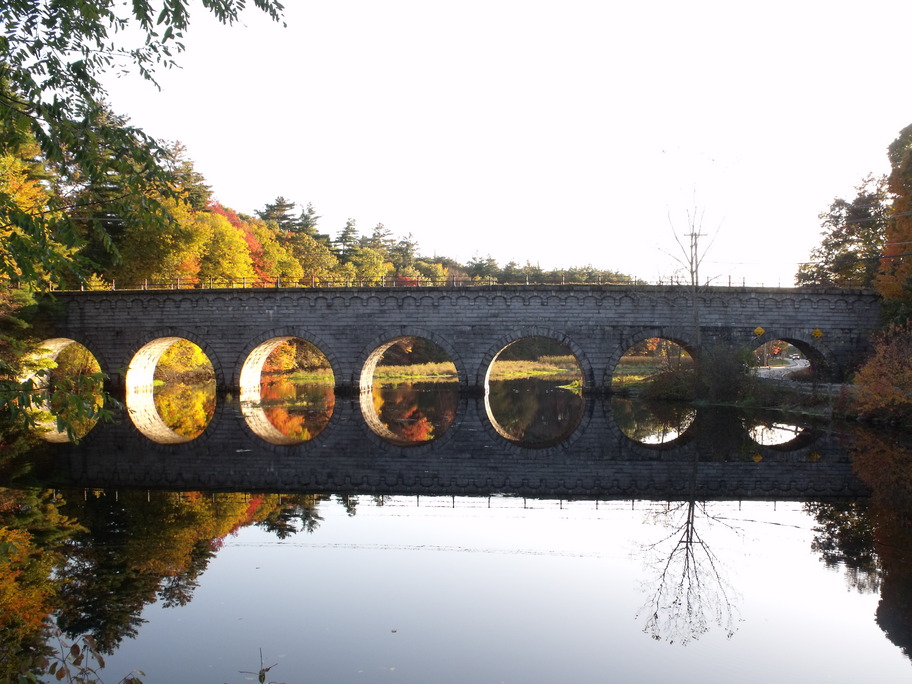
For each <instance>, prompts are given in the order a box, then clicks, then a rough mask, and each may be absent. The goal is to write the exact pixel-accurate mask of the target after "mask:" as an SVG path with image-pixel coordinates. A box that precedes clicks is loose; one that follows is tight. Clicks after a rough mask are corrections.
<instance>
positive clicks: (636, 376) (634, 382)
mask: <svg viewBox="0 0 912 684" xmlns="http://www.w3.org/2000/svg"><path fill="white" fill-rule="evenodd" d="M694 368H695V363H694V357H693V355H692V354H691V353H690V351H688V349H687V348H685V347H684V345H682V344H680V343H678V342H676V341H675V340H672V339H670V338H665V337H648V338H646V339H643V340H640V341H639V342H637V343H636V344H633V345H631V346H630V347H628V349H627V350H626V351H625V352H624V353H623V354H622V355H621V358H620V359H619V360H618V363H617V365H616V366H615V367H614V371H613V373H612V377H611V387H612V389H613V390H614V391H616V392H631V391H635V392H644V393H646V394H648V395H653V396H659V397H663V398H671V399H676V398H683V397H684V396H685V395H686V393H687V392H688V385H691V386H692V385H693V374H694Z"/></svg>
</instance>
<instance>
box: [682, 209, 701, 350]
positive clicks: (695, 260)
mask: <svg viewBox="0 0 912 684" xmlns="http://www.w3.org/2000/svg"><path fill="white" fill-rule="evenodd" d="M691 224H692V225H691V232H689V233H686V234H685V235H684V237H686V238H690V250H689V253H688V255H687V266H688V271H689V272H690V309H691V315H692V316H693V327H694V337H695V342H696V345H697V349H698V350H701V349H702V348H703V339H702V336H701V334H700V300H699V297H698V294H699V292H698V290H699V288H700V238H701V237H703V236H704V235H706V233H700V232H697V230H696V227H695V226H694V225H693V222H691Z"/></svg>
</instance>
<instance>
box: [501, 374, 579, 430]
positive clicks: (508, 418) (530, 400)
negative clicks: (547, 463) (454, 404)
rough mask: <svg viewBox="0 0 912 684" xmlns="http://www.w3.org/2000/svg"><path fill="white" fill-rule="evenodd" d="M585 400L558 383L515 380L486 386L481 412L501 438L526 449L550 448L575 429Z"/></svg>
mask: <svg viewBox="0 0 912 684" xmlns="http://www.w3.org/2000/svg"><path fill="white" fill-rule="evenodd" d="M584 409H585V399H584V398H583V395H582V393H581V392H580V391H579V389H578V388H571V387H567V386H565V385H563V384H562V383H561V381H559V380H552V381H548V380H541V379H538V378H519V379H516V380H496V381H492V382H489V383H488V389H487V392H485V410H486V411H487V414H488V420H490V421H491V426H492V427H493V428H494V430H495V431H496V432H497V433H498V434H499V435H500V436H501V437H503V438H505V439H508V440H509V441H511V442H513V443H515V444H520V445H522V446H528V447H548V446H554V445H555V444H558V443H560V442H562V441H564V440H565V439H567V438H569V437H570V436H571V435H572V434H573V433H574V432H575V431H576V428H577V427H578V426H579V424H580V421H581V420H582V417H583V412H584Z"/></svg>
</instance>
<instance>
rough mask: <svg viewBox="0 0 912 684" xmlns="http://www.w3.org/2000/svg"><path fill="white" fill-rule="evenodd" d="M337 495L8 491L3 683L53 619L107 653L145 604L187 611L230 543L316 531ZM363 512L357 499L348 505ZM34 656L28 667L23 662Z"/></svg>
mask: <svg viewBox="0 0 912 684" xmlns="http://www.w3.org/2000/svg"><path fill="white" fill-rule="evenodd" d="M328 498H329V497H328V495H310V494H308V495H303V494H302V495H293V496H287V495H278V494H236V493H219V494H211V493H210V494H203V493H200V492H180V493H178V492H136V491H120V492H104V491H96V492H90V493H88V495H86V496H83V492H81V491H80V492H78V493H74V495H73V496H72V497H71V498H70V500H69V501H68V502H67V503H64V499H63V498H62V497H61V496H60V495H59V494H56V493H53V492H49V491H40V490H11V489H0V681H14V680H15V679H16V673H18V672H19V671H20V668H21V667H23V666H28V665H29V663H31V662H33V658H35V657H37V656H38V655H41V654H42V653H43V652H44V648H45V647H44V640H45V637H46V629H47V625H48V624H49V622H48V621H49V619H50V618H51V616H52V614H54V616H55V619H56V622H57V625H58V626H59V627H60V629H61V630H62V631H63V632H64V633H65V634H67V635H69V637H71V638H75V637H76V636H79V635H83V634H89V635H91V636H92V637H93V638H94V639H95V641H96V642H97V645H98V649H99V651H100V652H102V653H107V652H111V651H112V650H113V649H114V648H116V647H117V645H118V644H119V643H120V642H121V641H122V640H123V639H124V638H125V637H132V636H134V635H135V634H136V633H137V630H138V628H139V626H140V625H141V624H142V618H141V614H142V610H143V608H144V607H145V606H146V605H147V604H149V603H152V602H154V601H156V600H158V601H160V602H161V603H162V605H163V606H164V607H172V606H179V605H185V604H187V603H188V602H189V601H190V600H191V599H192V596H193V592H194V590H195V589H196V587H197V585H198V581H199V577H200V575H201V574H202V573H203V572H204V570H205V569H206V567H207V566H208V563H209V560H210V559H211V558H212V557H213V556H214V554H215V553H216V552H217V551H218V549H220V548H221V546H222V543H223V541H224V539H225V538H226V537H227V536H229V535H231V534H234V533H235V532H237V531H238V530H239V529H241V528H242V527H245V526H248V525H251V524H255V525H258V526H260V527H262V528H264V529H266V530H269V531H271V532H273V533H275V534H276V535H277V536H279V537H280V538H284V537H287V536H289V535H290V534H294V533H297V532H299V531H304V532H313V531H314V530H315V529H316V528H317V527H318V526H319V523H320V521H321V520H322V518H321V517H320V515H319V514H318V512H317V508H318V505H319V504H320V502H322V501H325V500H327V499H328ZM340 500H341V502H342V505H344V506H345V508H346V510H347V511H348V512H349V515H354V511H355V507H356V505H357V498H355V497H342V499H340ZM23 658H25V660H23Z"/></svg>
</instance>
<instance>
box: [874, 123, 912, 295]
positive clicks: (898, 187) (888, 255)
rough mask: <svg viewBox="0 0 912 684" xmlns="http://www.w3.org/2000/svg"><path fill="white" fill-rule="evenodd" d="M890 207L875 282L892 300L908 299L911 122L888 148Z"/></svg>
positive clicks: (911, 274)
mask: <svg viewBox="0 0 912 684" xmlns="http://www.w3.org/2000/svg"><path fill="white" fill-rule="evenodd" d="M888 156H889V159H890V167H891V172H890V176H889V181H888V182H889V189H890V193H891V194H892V196H893V211H892V215H891V220H890V223H889V225H888V227H887V231H886V238H887V239H886V244H885V245H884V250H883V258H882V259H881V261H880V272H879V274H878V276H877V280H876V286H877V289H878V290H879V291H880V293H881V294H882V295H883V296H884V298H885V299H887V300H888V301H891V302H894V303H899V304H902V303H905V304H906V305H908V304H909V303H910V302H912V125H909V126H906V127H905V128H904V129H903V130H902V131H900V133H899V136H898V137H897V138H896V140H894V141H893V142H892V144H891V145H890V147H889V148H888Z"/></svg>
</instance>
